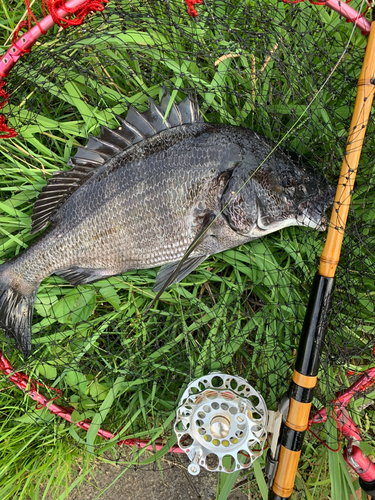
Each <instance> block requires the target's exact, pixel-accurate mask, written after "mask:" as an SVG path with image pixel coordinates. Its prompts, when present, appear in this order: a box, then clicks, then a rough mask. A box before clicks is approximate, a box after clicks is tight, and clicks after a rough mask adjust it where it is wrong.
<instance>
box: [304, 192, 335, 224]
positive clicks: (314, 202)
mask: <svg viewBox="0 0 375 500" xmlns="http://www.w3.org/2000/svg"><path fill="white" fill-rule="evenodd" d="M335 193H336V189H335V188H334V187H333V186H329V189H328V190H327V192H326V194H325V196H324V197H322V196H318V197H317V198H315V199H311V200H308V201H307V202H306V201H304V202H303V203H301V204H300V205H299V206H298V215H297V217H296V220H297V222H299V223H300V224H301V225H303V226H307V227H311V228H312V229H316V230H317V231H325V230H326V229H327V226H328V218H327V216H326V215H325V212H326V210H327V209H328V208H329V207H331V206H332V204H333V201H334V199H335Z"/></svg>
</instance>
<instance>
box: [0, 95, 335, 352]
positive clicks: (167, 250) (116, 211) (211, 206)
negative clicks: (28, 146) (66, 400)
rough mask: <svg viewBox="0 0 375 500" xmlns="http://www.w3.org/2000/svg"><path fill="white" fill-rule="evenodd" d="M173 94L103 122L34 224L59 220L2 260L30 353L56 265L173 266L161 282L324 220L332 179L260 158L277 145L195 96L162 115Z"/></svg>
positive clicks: (106, 270)
mask: <svg viewBox="0 0 375 500" xmlns="http://www.w3.org/2000/svg"><path fill="white" fill-rule="evenodd" d="M169 101H170V95H169V93H168V92H167V91H164V95H163V98H162V101H161V103H160V106H157V105H156V104H155V103H154V102H153V101H152V100H150V102H149V108H148V110H147V111H146V112H145V113H143V114H141V113H139V112H138V111H137V110H136V109H135V108H133V107H130V108H129V110H128V114H127V117H126V120H122V119H119V121H120V123H121V126H120V127H119V128H118V129H116V130H109V129H108V128H106V127H102V129H101V132H100V135H99V137H98V138H93V137H91V138H90V139H89V142H88V144H87V146H86V147H85V148H79V149H78V152H77V154H76V155H75V156H74V157H73V158H71V160H70V162H69V163H70V165H72V166H73V168H72V169H71V170H70V171H66V172H58V173H56V174H55V175H53V177H52V178H51V179H50V180H49V181H48V184H47V185H46V186H45V187H44V188H43V190H42V192H41V194H40V196H39V198H38V200H37V201H36V203H35V206H34V211H33V215H32V229H31V232H32V233H36V232H38V231H40V230H42V229H44V228H45V227H46V226H47V225H48V224H49V223H51V225H50V227H49V229H48V230H47V231H46V232H45V234H44V235H43V236H41V238H40V239H39V240H37V241H36V243H34V244H33V245H32V246H31V247H30V248H28V249H27V250H26V251H25V252H23V253H22V254H21V255H19V256H17V257H16V258H14V259H12V260H10V261H8V262H6V263H5V264H3V265H2V266H0V327H1V328H2V329H3V330H4V331H5V333H6V334H7V335H10V336H12V337H14V338H15V340H16V344H17V347H18V348H19V349H20V350H21V351H22V353H23V355H24V356H27V355H28V354H29V352H30V349H31V320H32V315H33V309H34V302H35V297H36V293H37V290H38V287H39V284H40V282H41V281H42V280H43V279H44V278H46V277H47V276H49V275H50V274H53V273H54V274H58V275H59V276H62V277H64V278H65V279H66V280H67V281H69V282H70V283H72V284H73V285H77V284H81V283H91V282H93V281H96V280H98V279H101V278H103V277H106V276H113V275H117V274H121V273H124V272H126V271H128V270H130V269H146V268H151V267H156V266H163V267H162V268H161V270H160V271H159V274H158V276H157V278H156V284H155V287H154V290H156V291H158V290H162V289H163V288H165V286H167V285H169V284H171V283H172V282H178V281H180V280H181V279H182V278H183V277H185V276H186V275H187V274H189V273H190V272H191V271H192V270H193V269H194V268H195V267H197V266H198V265H199V264H200V263H201V262H202V261H204V260H205V259H206V258H207V257H208V256H209V255H212V254H215V253H217V252H221V251H223V250H226V249H228V248H232V247H236V246H238V245H241V244H242V243H246V242H248V241H250V240H253V239H255V238H259V237H261V236H264V235H266V234H269V233H272V232H273V231H277V230H278V229H281V228H284V227H287V226H296V225H302V226H307V227H311V228H315V229H319V230H324V229H325V227H326V219H325V217H324V212H325V210H326V208H327V207H328V206H329V205H330V204H331V203H332V201H333V190H332V188H331V187H330V186H329V185H328V183H327V182H326V181H325V179H324V178H323V177H321V176H320V175H318V174H317V173H314V172H312V171H311V170H309V169H307V168H303V167H300V166H297V165H296V164H294V163H293V162H292V160H291V159H290V158H289V157H288V156H287V155H285V154H283V153H280V152H277V153H274V154H272V155H271V156H270V158H268V159H267V160H266V161H265V162H264V163H262V162H263V160H264V159H265V158H266V157H267V155H268V153H269V152H270V151H271V150H272V147H273V146H272V144H270V143H269V142H267V141H266V140H265V139H262V138H260V137H259V136H258V135H257V134H255V133H254V132H253V131H251V130H249V129H244V128H238V127H233V126H229V125H218V124H212V123H204V122H203V121H202V118H201V116H200V115H199V111H198V108H197V106H196V105H195V104H194V103H193V101H192V100H190V99H189V98H187V99H185V100H184V101H183V102H182V103H181V104H179V105H178V106H177V105H176V104H173V105H172V108H171V111H170V113H169V115H168V118H167V120H164V115H165V111H166V109H167V105H168V103H169ZM259 166H260V168H258V167H259ZM197 237H198V238H197ZM193 242H194V245H192V243H193ZM189 247H190V248H189ZM188 249H189V253H188V255H187V256H186V252H187V250H188ZM184 255H185V258H184V259H183V261H182V262H181V259H182V258H183V256H184Z"/></svg>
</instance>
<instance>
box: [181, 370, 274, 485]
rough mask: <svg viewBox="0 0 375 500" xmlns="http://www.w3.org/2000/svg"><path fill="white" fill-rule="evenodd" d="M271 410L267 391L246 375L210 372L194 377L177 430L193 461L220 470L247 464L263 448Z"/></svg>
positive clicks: (193, 470)
mask: <svg viewBox="0 0 375 500" xmlns="http://www.w3.org/2000/svg"><path fill="white" fill-rule="evenodd" d="M267 421H268V413H267V407H266V404H265V402H264V400H263V398H262V396H261V395H260V394H259V393H258V392H257V391H256V390H255V389H254V388H253V387H252V386H251V385H250V384H248V383H247V382H246V380H244V379H243V378H241V377H236V376H233V375H225V374H223V373H211V374H209V375H206V376H204V377H201V378H199V379H197V380H194V381H193V382H191V383H190V384H189V385H188V387H187V389H186V390H185V392H184V394H183V396H182V398H181V400H180V402H179V407H178V410H177V418H176V422H175V425H174V430H175V432H176V435H177V439H178V445H179V447H180V448H181V449H182V450H183V451H184V452H185V453H186V454H187V456H188V457H189V459H190V461H191V463H190V465H189V467H188V471H189V472H190V474H192V475H194V476H195V475H197V474H199V471H200V467H204V468H205V469H207V470H209V471H215V472H228V473H229V472H235V471H237V470H241V469H247V468H249V467H251V466H252V464H253V463H254V461H255V460H256V459H257V458H258V457H259V456H260V455H261V454H262V453H263V448H264V444H265V441H266V437H267V431H266V428H267Z"/></svg>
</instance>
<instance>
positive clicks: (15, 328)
mask: <svg viewBox="0 0 375 500" xmlns="http://www.w3.org/2000/svg"><path fill="white" fill-rule="evenodd" d="M38 286H39V284H37V285H36V286H35V285H30V284H29V283H26V282H25V281H24V280H22V278H20V277H19V274H18V273H15V271H14V268H13V265H12V263H11V262H10V261H9V262H6V263H5V264H3V265H1V266H0V328H1V329H3V330H4V332H5V335H6V336H7V337H13V338H14V339H15V341H16V345H17V348H18V349H19V350H20V351H21V352H22V354H23V356H24V357H25V358H26V357H27V356H28V355H29V354H30V351H31V322H32V318H33V312H34V303H35V297H36V292H37V290H38Z"/></svg>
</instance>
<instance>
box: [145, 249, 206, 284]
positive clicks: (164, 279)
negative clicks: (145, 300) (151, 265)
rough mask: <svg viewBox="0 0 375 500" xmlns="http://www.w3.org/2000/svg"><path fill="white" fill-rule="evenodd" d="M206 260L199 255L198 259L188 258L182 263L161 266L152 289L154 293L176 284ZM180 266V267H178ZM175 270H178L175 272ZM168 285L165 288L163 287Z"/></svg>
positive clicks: (204, 256)
mask: <svg viewBox="0 0 375 500" xmlns="http://www.w3.org/2000/svg"><path fill="white" fill-rule="evenodd" d="M206 258H207V255H199V256H198V257H190V258H188V259H186V260H185V262H182V261H181V260H180V261H179V262H173V263H172V264H166V265H165V266H163V267H162V268H161V269H160V271H159V272H158V275H157V276H156V281H155V286H154V288H153V289H152V290H153V291H154V292H159V291H161V290H162V291H164V290H165V288H166V287H167V286H169V285H173V284H174V283H178V282H179V281H181V280H182V279H183V278H185V276H187V275H188V274H190V273H191V272H192V271H194V269H195V268H196V267H198V266H199V264H200V263H201V262H203V261H204V260H205V259H206ZM180 264H182V265H180ZM177 268H179V269H178V270H177ZM166 283H168V285H167V286H164V285H165V284H166Z"/></svg>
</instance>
